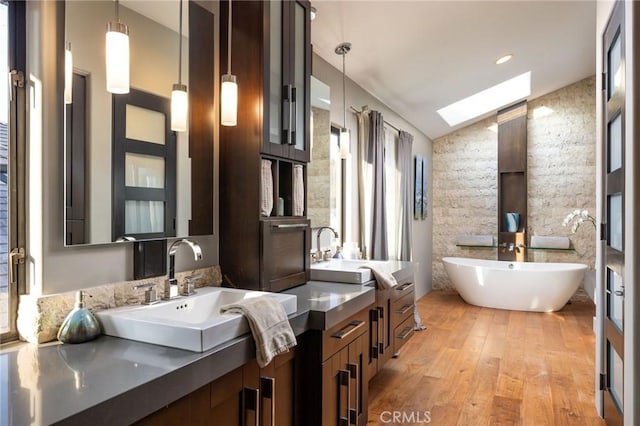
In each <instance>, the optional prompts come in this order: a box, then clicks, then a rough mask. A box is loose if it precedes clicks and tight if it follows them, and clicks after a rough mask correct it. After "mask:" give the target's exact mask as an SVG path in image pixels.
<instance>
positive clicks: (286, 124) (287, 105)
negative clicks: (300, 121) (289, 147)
mask: <svg viewBox="0 0 640 426" xmlns="http://www.w3.org/2000/svg"><path fill="white" fill-rule="evenodd" d="M283 104H284V106H283V107H282V110H283V111H282V122H283V125H282V130H283V131H284V134H285V143H286V144H291V85H290V84H287V85H286V86H284V101H283Z"/></svg>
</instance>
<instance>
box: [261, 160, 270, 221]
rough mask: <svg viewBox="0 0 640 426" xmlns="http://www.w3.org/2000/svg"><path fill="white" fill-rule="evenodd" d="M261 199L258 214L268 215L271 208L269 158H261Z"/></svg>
mask: <svg viewBox="0 0 640 426" xmlns="http://www.w3.org/2000/svg"><path fill="white" fill-rule="evenodd" d="M261 181H262V182H261V184H262V200H261V203H260V214H261V215H262V216H270V215H271V211H272V210H273V175H272V174H271V160H262V178H261Z"/></svg>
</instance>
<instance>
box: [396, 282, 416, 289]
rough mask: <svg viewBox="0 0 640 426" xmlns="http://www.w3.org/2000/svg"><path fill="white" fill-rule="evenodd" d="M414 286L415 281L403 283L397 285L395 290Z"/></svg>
mask: <svg viewBox="0 0 640 426" xmlns="http://www.w3.org/2000/svg"><path fill="white" fill-rule="evenodd" d="M412 286H413V283H404V284H402V285H400V286H398V287H395V288H394V290H396V291H404V290H406V289H407V288H409V287H412Z"/></svg>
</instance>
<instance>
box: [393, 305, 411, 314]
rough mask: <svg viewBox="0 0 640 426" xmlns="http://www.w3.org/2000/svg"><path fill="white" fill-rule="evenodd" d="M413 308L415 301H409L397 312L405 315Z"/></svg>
mask: <svg viewBox="0 0 640 426" xmlns="http://www.w3.org/2000/svg"><path fill="white" fill-rule="evenodd" d="M411 309H413V303H407V304H406V305H404V306H403V307H402V308H400V309H398V310H397V311H396V313H397V314H400V315H404V314H406V313H407V312H409V311H410V310H411Z"/></svg>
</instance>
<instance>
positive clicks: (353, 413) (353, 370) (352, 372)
mask: <svg viewBox="0 0 640 426" xmlns="http://www.w3.org/2000/svg"><path fill="white" fill-rule="evenodd" d="M347 369H348V370H349V377H350V378H351V379H353V380H354V383H355V387H356V399H355V401H354V406H353V408H351V407H349V421H350V424H352V425H357V424H358V408H360V382H359V381H358V364H354V363H352V362H350V363H348V364H347Z"/></svg>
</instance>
